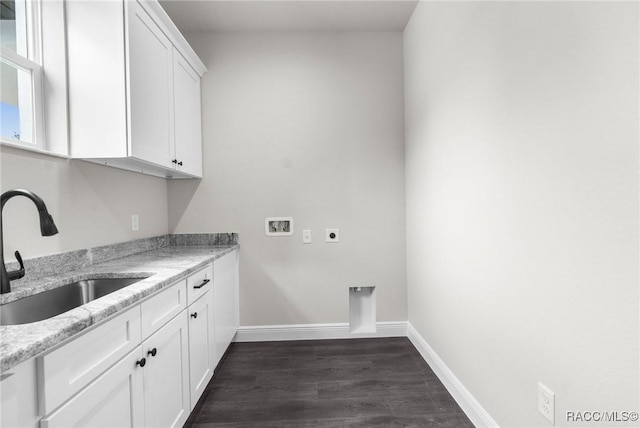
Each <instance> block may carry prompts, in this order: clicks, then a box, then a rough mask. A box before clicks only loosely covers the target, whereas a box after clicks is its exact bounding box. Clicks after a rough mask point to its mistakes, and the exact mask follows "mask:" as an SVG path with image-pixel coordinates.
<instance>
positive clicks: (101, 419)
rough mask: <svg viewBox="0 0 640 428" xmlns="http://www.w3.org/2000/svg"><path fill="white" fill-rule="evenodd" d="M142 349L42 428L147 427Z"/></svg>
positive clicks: (45, 419)
mask: <svg viewBox="0 0 640 428" xmlns="http://www.w3.org/2000/svg"><path fill="white" fill-rule="evenodd" d="M141 353H142V349H141V348H140V347H138V348H136V349H135V350H134V351H133V352H131V353H130V354H128V355H126V356H125V357H123V358H122V359H121V360H120V361H119V362H118V363H116V365H114V366H113V367H112V368H111V369H109V370H107V371H106V372H105V373H104V374H102V375H101V376H100V377H98V378H97V379H96V380H95V381H94V382H92V383H91V384H89V386H87V387H86V388H85V389H83V390H82V391H80V392H79V393H78V394H77V395H75V396H74V397H73V398H72V399H70V400H69V401H67V402H66V403H65V404H63V405H62V407H60V408H58V410H56V411H55V412H53V413H52V414H51V415H49V416H47V417H45V418H44V419H42V421H41V422H40V426H41V428H57V427H60V428H66V427H71V426H74V427H79V426H84V427H92V428H99V427H105V428H110V427H141V426H144V406H143V404H144V403H143V390H142V376H143V374H142V373H143V369H142V368H141V367H140V366H138V365H137V364H136V362H137V361H138V360H140V355H141Z"/></svg>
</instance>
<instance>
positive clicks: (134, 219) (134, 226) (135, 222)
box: [131, 214, 140, 232]
mask: <svg viewBox="0 0 640 428" xmlns="http://www.w3.org/2000/svg"><path fill="white" fill-rule="evenodd" d="M139 229H140V220H139V219H138V214H134V215H132V216H131V230H132V231H134V232H135V231H136V230H139Z"/></svg>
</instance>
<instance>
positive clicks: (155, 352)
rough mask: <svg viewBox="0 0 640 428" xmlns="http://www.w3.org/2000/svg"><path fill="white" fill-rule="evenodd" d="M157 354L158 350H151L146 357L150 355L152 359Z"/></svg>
mask: <svg viewBox="0 0 640 428" xmlns="http://www.w3.org/2000/svg"><path fill="white" fill-rule="evenodd" d="M157 353H158V348H153V349H152V350H151V351H148V352H147V355H151V356H152V357H155V356H156V354H157Z"/></svg>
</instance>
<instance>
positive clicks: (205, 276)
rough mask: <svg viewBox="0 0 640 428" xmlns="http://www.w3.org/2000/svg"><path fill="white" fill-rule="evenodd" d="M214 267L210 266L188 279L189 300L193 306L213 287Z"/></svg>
mask: <svg viewBox="0 0 640 428" xmlns="http://www.w3.org/2000/svg"><path fill="white" fill-rule="evenodd" d="M212 281H213V265H212V264H208V265H207V266H206V267H204V268H202V269H201V270H199V271H198V272H196V273H194V274H191V276H189V277H188V278H187V299H188V304H189V305H190V304H192V303H193V302H195V301H196V300H198V299H199V298H200V296H204V294H205V293H206V292H207V291H209V290H210V289H211V287H212V286H213V282H212Z"/></svg>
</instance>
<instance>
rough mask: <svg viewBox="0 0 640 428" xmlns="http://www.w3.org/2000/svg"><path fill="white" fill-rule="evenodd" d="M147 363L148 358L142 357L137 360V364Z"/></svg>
mask: <svg viewBox="0 0 640 428" xmlns="http://www.w3.org/2000/svg"><path fill="white" fill-rule="evenodd" d="M145 364H147V359H146V358H142V359H141V360H138V361H136V366H140V367H144V365H145Z"/></svg>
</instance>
